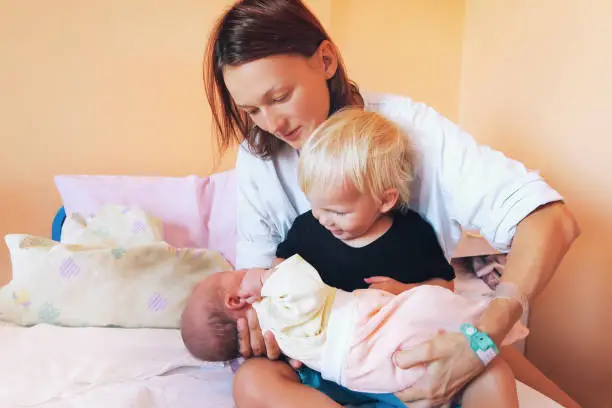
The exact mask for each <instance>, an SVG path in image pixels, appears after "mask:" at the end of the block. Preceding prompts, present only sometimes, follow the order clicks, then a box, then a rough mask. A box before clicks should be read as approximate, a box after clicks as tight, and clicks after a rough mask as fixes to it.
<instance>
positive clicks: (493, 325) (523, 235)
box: [477, 202, 580, 344]
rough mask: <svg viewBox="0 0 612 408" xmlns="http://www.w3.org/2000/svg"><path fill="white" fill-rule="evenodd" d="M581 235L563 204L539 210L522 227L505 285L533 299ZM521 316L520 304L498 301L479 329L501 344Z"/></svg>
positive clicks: (519, 230) (487, 311)
mask: <svg viewBox="0 0 612 408" xmlns="http://www.w3.org/2000/svg"><path fill="white" fill-rule="evenodd" d="M579 234H580V228H579V227H578V223H577V222H576V220H575V218H574V217H573V215H572V214H571V212H570V211H569V209H568V208H567V207H566V206H565V205H564V204H563V203H561V202H556V203H553V204H549V205H546V206H542V207H540V208H539V209H538V210H536V211H534V212H533V213H532V214H530V215H529V216H528V217H527V218H525V219H524V220H523V221H521V222H520V223H519V225H518V227H517V230H516V236H515V238H514V240H513V243H512V247H511V248H512V249H511V251H510V254H509V255H508V260H507V262H506V266H505V268H504V274H503V276H502V282H512V283H514V284H515V285H517V286H518V288H519V290H520V291H521V292H522V293H523V294H524V295H525V296H526V297H527V299H528V300H532V299H534V298H535V297H536V296H537V295H538V294H539V293H540V292H541V291H542V290H543V289H544V288H545V287H546V285H547V284H548V282H549V281H550V279H551V278H552V276H553V274H554V273H555V270H556V269H557V267H558V265H559V263H560V262H561V260H562V259H563V257H564V256H565V254H566V253H567V251H568V250H569V248H570V246H571V244H572V243H573V242H574V240H575V239H576V238H577V237H578V235H579ZM522 313H523V310H521V305H520V303H519V302H518V301H514V300H509V299H495V300H494V301H493V302H491V304H490V305H489V307H488V309H487V310H486V312H485V314H484V315H483V316H482V318H481V319H480V322H478V324H477V327H478V328H479V330H481V331H484V332H485V333H488V334H489V336H490V337H491V338H492V339H493V341H494V342H495V343H496V344H501V341H502V340H503V338H504V337H505V336H506V334H507V333H508V332H509V331H510V329H511V328H512V326H513V325H514V324H515V323H516V321H517V320H518V319H519V318H520V317H521V314H522Z"/></svg>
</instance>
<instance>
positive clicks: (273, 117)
mask: <svg viewBox="0 0 612 408" xmlns="http://www.w3.org/2000/svg"><path fill="white" fill-rule="evenodd" d="M265 120H266V127H267V129H266V130H267V131H268V133H272V134H273V135H280V134H282V133H283V132H284V131H286V130H287V129H284V124H285V122H286V121H285V119H284V118H283V117H282V116H281V115H279V114H276V113H275V112H273V111H271V110H268V111H267V112H266V113H265Z"/></svg>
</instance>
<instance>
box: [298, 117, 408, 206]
mask: <svg viewBox="0 0 612 408" xmlns="http://www.w3.org/2000/svg"><path fill="white" fill-rule="evenodd" d="M413 156H414V153H413V149H412V145H411V143H410V140H409V139H408V136H407V135H406V134H404V132H402V130H401V129H400V128H399V127H398V126H397V125H396V124H395V123H393V122H391V121H390V120H388V119H386V118H384V117H383V116H381V115H379V114H377V113H374V112H368V111H364V110H362V109H359V108H347V109H343V110H340V111H338V112H336V113H335V114H333V115H332V116H330V117H329V118H328V119H327V120H326V121H325V122H323V123H322V124H321V125H320V126H319V127H318V128H317V129H316V130H315V131H314V133H313V134H312V135H311V136H310V138H309V139H308V141H307V142H306V143H305V144H304V146H303V147H302V149H301V150H300V160H299V168H298V178H299V183H300V187H301V189H302V191H304V193H305V194H306V195H308V194H309V192H310V191H312V190H313V189H315V188H317V189H318V188H321V187H323V188H326V189H329V188H341V187H342V186H344V185H346V183H350V184H349V185H352V186H353V187H354V188H355V189H356V190H357V191H358V192H359V193H361V194H370V195H372V197H374V198H375V199H380V198H381V197H382V195H383V193H384V192H385V191H386V190H389V189H392V188H395V189H397V191H398V193H399V194H398V195H399V198H398V201H397V204H396V205H395V207H394V209H396V210H399V211H405V210H406V209H407V208H408V202H409V200H410V184H411V182H412V179H413V160H414V157H413Z"/></svg>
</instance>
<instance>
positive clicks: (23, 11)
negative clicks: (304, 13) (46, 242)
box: [0, 0, 463, 283]
mask: <svg viewBox="0 0 612 408" xmlns="http://www.w3.org/2000/svg"><path fill="white" fill-rule="evenodd" d="M385 1H386V2H387V6H388V7H389V9H385V8H382V11H381V7H378V6H376V7H370V6H365V7H364V4H368V3H365V2H362V1H344V0H333V1H332V0H307V2H306V3H307V4H308V5H309V6H310V7H311V8H312V10H313V11H314V12H315V13H316V14H317V16H319V18H320V19H321V21H322V23H323V24H324V25H325V26H326V27H327V28H328V29H329V31H330V32H331V33H332V35H333V34H337V37H338V42H339V44H340V46H341V47H342V48H343V49H344V51H345V55H346V59H347V62H348V63H349V74H350V75H351V76H352V77H353V78H355V79H356V80H358V81H359V82H360V84H361V85H362V87H363V88H364V89H371V90H384V91H395V92H399V93H405V94H411V95H413V96H414V97H415V98H417V99H422V100H425V101H427V102H429V103H431V104H432V105H433V106H436V107H437V108H438V109H440V110H441V111H442V112H443V113H445V114H447V115H449V116H451V117H455V118H456V117H457V101H458V97H459V94H458V89H459V74H458V70H457V69H456V67H457V66H458V64H459V56H460V40H461V38H460V35H459V34H460V33H459V31H460V27H461V18H462V16H461V13H462V4H463V2H462V1H451V0H436V1H433V2H423V1H411V2H409V4H410V6H409V10H410V13H409V14H408V15H407V16H406V17H405V18H403V19H402V20H403V21H404V22H405V23H406V24H400V23H401V22H402V21H400V19H399V13H403V14H406V13H405V12H404V11H403V5H405V4H406V2H405V1H404V0H397V1H396V0H385ZM231 3H232V1H231V0H205V1H201V0H181V1H177V2H169V1H151V0H130V1H127V2H126V1H123V0H106V1H82V2H74V1H68V0H57V1H54V2H52V3H50V2H48V1H42V0H31V1H27V2H20V1H16V0H0V10H2V12H1V13H0V55H2V61H3V63H2V64H0V143H1V146H2V148H1V150H0V237H3V236H4V235H5V234H7V233H9V232H10V233H13V232H25V233H31V234H38V235H48V234H49V233H50V221H51V219H52V216H53V214H54V212H55V210H56V209H57V208H58V207H59V205H60V201H59V197H58V196H57V193H56V191H55V187H54V186H53V180H52V177H53V175H55V174H61V173H87V174H142V175H169V176H181V175H185V174H192V173H195V174H202V175H205V174H209V173H210V172H211V171H212V170H213V149H212V140H211V138H210V129H211V123H210V114H209V110H208V106H207V105H206V102H205V98H204V92H203V87H202V81H201V70H202V69H201V60H202V52H203V49H204V45H205V41H206V38H207V35H208V32H209V30H210V28H211V26H212V22H213V21H214V19H216V18H217V16H218V15H219V14H220V12H221V10H223V9H224V8H225V7H226V6H227V5H229V4H231ZM369 15H373V16H376V22H377V24H378V23H379V22H380V23H384V22H386V24H382V25H379V28H378V29H377V30H376V31H374V33H373V34H370V35H368V36H364V31H363V27H364V26H365V22H366V21H367V19H368V16H369ZM332 19H333V21H332ZM390 19H393V20H390ZM390 21H393V23H394V24H389V22H390ZM426 21H430V22H431V24H427V23H426ZM332 25H333V26H334V27H332ZM335 28H337V30H335ZM367 28H368V30H369V29H370V28H371V27H367ZM353 34H354V35H353ZM389 37H399V38H409V39H414V38H418V39H419V42H420V43H422V42H423V41H425V43H423V44H421V45H420V46H419V48H418V49H415V48H413V47H412V46H402V47H400V48H399V51H398V54H397V56H396V57H393V56H392V51H393V48H392V45H393V44H395V43H396V42H395V41H392V42H389V41H388V40H387V38H389ZM355 38H359V39H360V40H359V43H356V42H355V40H354V39H355ZM379 45H380V46H379ZM428 49H431V50H434V51H431V52H430V51H427V50H428ZM362 50H368V55H370V56H375V57H376V61H375V60H373V59H371V58H369V57H368V58H364V54H363V53H362ZM421 52H427V57H426V58H420V57H419V54H420V53H421ZM371 53H374V54H371ZM392 59H394V60H398V59H399V61H400V63H395V62H393V63H390V60H392ZM432 61H433V62H434V63H435V64H432ZM432 65H435V66H439V67H440V68H439V69H436V70H435V71H433V72H428V71H429V70H430V69H431V67H432ZM383 67H384V69H383ZM405 67H409V69H407V70H406V69H405ZM396 76H397V77H401V78H402V79H401V81H398V86H397V87H395V88H394V86H393V84H394V81H393V80H391V78H393V77H396ZM233 159H234V156H233V155H232V154H230V155H228V156H227V157H226V159H225V160H224V162H223V163H222V165H221V167H219V168H218V169H219V170H223V169H226V168H230V167H232V165H233ZM0 248H1V249H0V283H2V282H4V281H6V279H8V276H9V275H8V270H9V261H8V253H7V251H6V248H5V246H4V244H2V245H0Z"/></svg>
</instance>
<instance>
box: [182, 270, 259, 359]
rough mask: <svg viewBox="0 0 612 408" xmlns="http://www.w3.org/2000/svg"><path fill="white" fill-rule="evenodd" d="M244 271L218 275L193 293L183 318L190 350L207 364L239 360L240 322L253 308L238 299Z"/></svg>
mask: <svg viewBox="0 0 612 408" xmlns="http://www.w3.org/2000/svg"><path fill="white" fill-rule="evenodd" d="M243 277H244V271H229V272H218V273H214V274H212V275H210V276H208V277H206V278H205V279H204V280H203V281H202V282H200V283H199V284H198V285H197V286H196V288H195V289H194V290H193V292H192V293H191V296H190V297H189V299H188V301H187V306H186V307H185V310H184V311H183V315H182V317H181V336H182V338H183V342H184V343H185V346H186V347H187V350H189V352H190V353H191V354H192V355H193V356H194V357H196V358H198V359H200V360H203V361H227V360H231V359H234V358H236V357H238V356H239V348H238V329H237V326H236V320H237V319H238V318H239V317H242V316H244V315H245V313H246V309H247V308H249V307H250V305H248V304H247V303H246V302H245V301H244V299H242V298H240V297H239V296H238V290H239V288H240V283H241V282H242V278H243Z"/></svg>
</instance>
